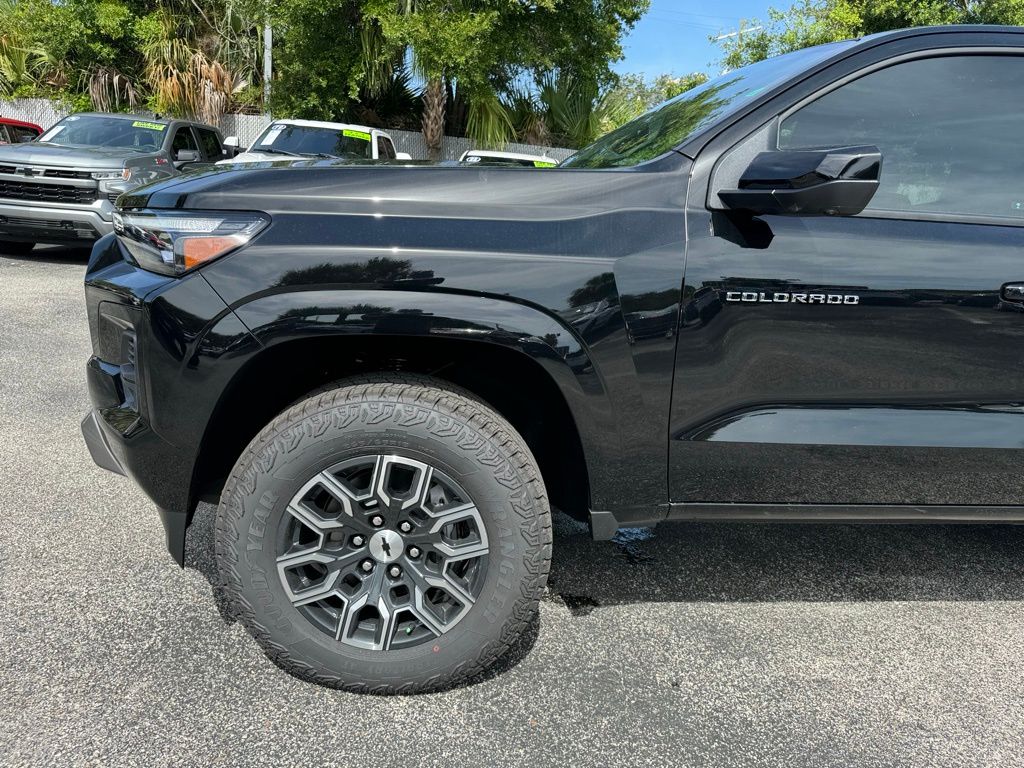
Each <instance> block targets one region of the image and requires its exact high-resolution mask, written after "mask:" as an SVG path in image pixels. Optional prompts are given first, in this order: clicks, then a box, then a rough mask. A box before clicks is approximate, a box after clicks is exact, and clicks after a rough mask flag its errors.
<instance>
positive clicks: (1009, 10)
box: [721, 0, 1024, 69]
mask: <svg viewBox="0 0 1024 768" xmlns="http://www.w3.org/2000/svg"><path fill="white" fill-rule="evenodd" d="M931 24H1013V25H1020V24H1024V0H801V2H799V3H797V4H795V5H793V6H791V7H790V8H788V9H786V10H779V9H776V8H770V9H769V10H768V18H767V20H765V21H763V22H747V23H746V24H745V25H744V26H745V27H746V28H747V29H748V30H749V31H743V30H742V29H741V30H740V32H739V34H737V35H736V36H734V37H731V38H726V39H725V40H723V41H721V45H722V50H723V54H724V55H723V59H722V63H723V64H724V65H725V67H726V68H728V69H735V68H736V67H741V66H743V65H745V64H750V63H752V62H755V61H760V60H762V59H766V58H768V57H769V56H776V55H778V54H780V53H788V52H789V51H795V50H799V49H800V48H806V47H808V46H811V45H819V44H821V43H830V42H835V41H837V40H847V39H849V38H853V37H860V36H861V35H870V34H873V33H875V32H884V31H886V30H890V29H902V28H904V27H918V26H926V25H931Z"/></svg>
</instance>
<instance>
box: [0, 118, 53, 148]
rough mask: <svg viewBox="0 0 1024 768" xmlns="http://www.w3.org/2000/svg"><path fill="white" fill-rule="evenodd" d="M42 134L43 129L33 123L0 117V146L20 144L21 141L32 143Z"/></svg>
mask: <svg viewBox="0 0 1024 768" xmlns="http://www.w3.org/2000/svg"><path fill="white" fill-rule="evenodd" d="M42 132H43V129H42V128H41V127H39V126H38V125H36V124H35V123H26V122H25V121H24V120H13V119H11V118H9V117H0V144H20V143H22V142H23V141H32V140H33V139H34V138H36V137H37V136H39V134H41V133H42Z"/></svg>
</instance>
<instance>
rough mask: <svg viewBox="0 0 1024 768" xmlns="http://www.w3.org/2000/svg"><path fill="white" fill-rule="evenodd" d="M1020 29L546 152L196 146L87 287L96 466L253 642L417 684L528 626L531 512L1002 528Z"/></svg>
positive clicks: (958, 37) (542, 559) (370, 678)
mask: <svg viewBox="0 0 1024 768" xmlns="http://www.w3.org/2000/svg"><path fill="white" fill-rule="evenodd" d="M1022 82H1024V30H1022V29H1015V28H999V27H950V28H942V27H937V28H923V29H915V30H906V31H900V32H893V33H887V34H883V35H878V36H873V37H866V38H863V39H859V40H851V41H847V42H840V43H834V44H829V45H824V46H820V47H817V48H811V49H807V50H803V51H800V52H797V53H792V54H788V55H785V56H780V57H778V58H773V59H769V60H767V61H763V62H761V63H758V64H754V65H752V66H749V67H747V68H744V69H740V70H737V71H733V72H729V73H727V74H725V75H723V76H721V77H719V78H717V79H715V80H712V81H710V82H708V83H707V84H705V85H703V86H701V87H699V88H697V89H694V90H692V91H689V92H687V93H685V94H683V95H682V96H679V97H678V98H676V99H674V100H672V101H669V102H667V103H665V104H664V105H662V106H660V107H658V108H656V109H654V110H652V111H651V112H649V113H647V114H646V115H644V116H642V117H640V118H638V119H636V120H635V121H633V122H631V123H629V124H627V125H625V126H624V127H622V128H619V129H617V130H615V131H613V132H611V133H610V134H608V135H606V136H605V137H603V138H601V139H600V140H598V141H597V143H595V144H594V145H592V146H590V147H587V148H585V149H583V150H581V151H580V152H579V153H578V154H576V155H575V156H573V157H572V158H570V159H569V160H568V161H566V162H564V163H562V165H561V166H559V167H557V168H553V169H549V170H543V171H537V170H531V169H526V168H522V169H520V168H512V167H508V168H502V167H480V168H474V167H466V166H463V167H430V166H402V165H401V164H396V165H391V166H372V167H371V166H360V165H340V166H331V165H330V164H318V165H317V166H316V167H309V168H297V167H277V168H270V169H263V170H258V169H216V170H212V171H208V172H203V173H199V174H193V175H189V176H187V177H180V178H177V179H170V180H168V181H165V182H161V183H157V184H155V185H151V186H148V187H146V188H142V189H140V190H138V191H137V192H135V193H132V194H129V195H127V196H125V197H122V198H121V200H120V209H119V211H118V212H117V213H116V214H115V216H114V226H115V233H114V234H112V235H108V236H106V237H104V238H103V239H102V240H100V241H99V242H98V243H97V244H96V246H95V248H94V250H93V254H92V257H91V260H90V262H89V267H88V272H87V276H86V296H87V301H88V316H89V323H90V327H91V332H92V340H93V352H94V355H93V357H92V358H91V359H90V360H89V363H88V382H89V388H90V392H91V397H92V401H93V403H94V405H95V409H94V410H93V411H92V412H91V413H90V414H89V415H88V416H87V418H86V420H85V422H84V423H83V431H84V434H85V437H86V441H87V443H88V445H89V448H90V449H91V451H92V454H93V456H94V458H95V460H96V462H97V463H98V464H100V465H101V466H104V467H106V468H108V469H111V470H114V471H117V472H122V473H124V474H126V475H128V476H130V477H131V478H133V479H134V480H135V482H137V483H138V484H139V485H140V486H142V488H143V489H144V490H145V491H146V493H147V494H148V495H149V496H150V497H151V498H152V499H153V501H154V502H155V503H156V505H157V507H158V508H159V510H160V515H161V517H162V519H163V523H164V526H165V528H166V532H167V543H168V546H169V548H170V551H171V553H172V554H173V556H174V557H175V558H176V559H177V560H178V562H179V563H183V562H184V556H185V553H184V546H185V530H186V527H187V526H188V524H189V521H190V518H191V516H192V513H193V511H194V509H195V508H196V505H197V503H198V502H199V501H201V500H204V499H208V500H218V499H219V505H220V506H219V508H218V511H217V523H216V554H217V559H218V562H219V568H220V571H221V574H222V577H223V581H224V585H225V589H226V592H227V594H228V596H229V597H230V599H231V600H232V602H233V605H234V608H235V610H236V612H237V614H238V616H239V617H240V619H241V620H242V621H243V622H244V624H245V625H246V626H247V627H248V629H249V630H250V631H251V633H252V634H253V635H254V636H255V637H256V638H257V640H258V641H259V642H260V643H261V644H262V645H263V647H264V648H265V649H266V650H267V652H268V653H269V655H270V656H271V657H272V658H273V659H274V660H276V661H277V663H279V664H280V665H282V666H283V667H285V668H286V669H288V670H291V671H293V672H294V673H296V674H299V675H302V676H304V677H307V678H309V679H310V680H315V681H318V682H320V683H323V684H327V685H332V686H338V687H344V688H350V689H355V690H369V691H375V692H396V691H401V692H404V691H419V690H429V689H436V688H438V687H443V686H448V685H452V684H455V683H458V682H459V681H463V680H466V679H469V678H471V677H472V676H474V675H476V674H478V673H480V672H481V671H482V670H484V669H485V668H487V667H488V666H489V665H491V664H492V663H493V662H494V661H495V660H496V659H498V658H499V657H500V656H502V654H504V653H505V652H506V651H507V649H508V648H509V646H510V644H512V643H513V642H514V641H515V640H516V638H517V636H518V635H519V634H520V633H521V632H522V631H523V630H524V629H525V628H526V627H527V626H528V625H529V623H530V622H531V621H532V620H534V616H535V612H536V606H537V602H538V599H539V597H540V595H541V593H542V591H543V589H544V585H545V579H546V575H547V572H548V564H549V559H550V557H551V550H552V536H551V517H550V506H554V507H556V508H558V509H560V510H562V511H564V512H565V513H567V514H568V515H571V516H573V517H575V518H577V519H579V520H581V521H586V522H588V523H589V524H590V526H591V529H592V531H593V534H594V536H595V537H597V538H607V537H611V536H612V535H613V534H614V532H615V531H616V529H618V528H620V527H629V526H649V525H652V524H656V523H660V522H663V521H669V520H764V521H768V520H775V521H807V520H814V521H821V520H835V521H846V522H855V521H877V522H883V521H884V522H917V521H920V522H927V521H942V522H955V521H972V522H973V521H991V522H1022V521H1024V506H1021V504H1022V501H1024V473H1022V472H1021V460H1022V458H1024V452H1022V450H1021V449H1022V448H1024V405H1022V403H1024V314H1022V311H1024V187H1022V185H1021V178H1022V175H1024V168H1022V166H1024V153H1022V151H1021V145H1020V132H1021V126H1024V99H1022V98H1021V83H1022Z"/></svg>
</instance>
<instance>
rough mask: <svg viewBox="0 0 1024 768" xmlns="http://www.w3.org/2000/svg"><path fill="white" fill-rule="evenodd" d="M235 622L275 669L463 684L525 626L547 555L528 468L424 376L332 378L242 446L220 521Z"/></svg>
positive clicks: (375, 687)
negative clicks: (327, 385)
mask: <svg viewBox="0 0 1024 768" xmlns="http://www.w3.org/2000/svg"><path fill="white" fill-rule="evenodd" d="M216 552H217V562H218V567H219V570H220V573H221V577H222V582H223V583H224V586H225V591H226V593H227V597H228V599H229V600H230V602H231V603H232V605H233V607H234V611H235V613H236V615H237V616H238V617H239V619H240V620H241V621H242V623H243V624H244V625H245V626H246V628H247V629H248V630H249V632H250V633H251V634H252V635H253V636H254V637H255V638H256V640H257V641H258V642H259V643H260V645H262V646H263V648H264V649H265V651H266V652H267V654H268V655H269V656H270V657H271V658H272V659H273V660H274V661H275V662H276V663H277V664H278V665H280V666H281V667H283V668H284V669H286V670H288V671H289V672H292V673H293V674H296V675H298V676H301V677H303V678H306V679H309V680H312V681H315V682H317V683H320V684H323V685H328V686H331V687H336V688H345V689H349V690H358V691H367V692H373V693H413V692H419V691H428V690H436V689H439V688H446V687H450V686H452V685H457V684H459V683H462V682H465V681H466V680H468V679H470V678H472V677H474V676H476V675H479V674H480V673H481V672H483V671H485V670H486V669H488V668H489V667H491V666H492V665H493V664H494V663H495V662H496V661H497V660H498V659H499V658H500V657H502V656H503V655H504V654H505V653H506V652H507V651H508V650H509V648H510V646H511V645H512V644H513V643H514V642H515V640H516V639H517V638H518V637H519V636H520V635H521V634H522V633H523V631H524V630H525V629H526V628H527V626H528V624H529V623H530V621H531V620H532V619H533V617H534V615H535V613H536V610H537V603H538V600H539V598H540V595H541V593H542V591H543V589H544V585H545V582H546V579H547V573H548V566H549V563H550V558H551V515H550V510H549V507H548V502H547V496H546V494H545V491H544V486H543V483H542V481H541V479H540V472H539V470H538V468H537V464H536V461H535V460H534V458H533V455H532V454H531V452H530V450H529V448H528V447H527V446H526V444H525V442H524V441H523V440H522V438H521V437H520V436H519V435H518V434H517V433H516V431H515V430H514V429H513V428H512V426H511V425H510V424H509V423H508V422H507V421H505V419H503V418H502V417H501V416H500V415H499V414H498V413H496V412H495V411H494V410H492V409H491V408H490V407H488V406H487V405H485V404H484V403H482V402H480V401H479V400H476V399H475V398H474V397H473V396H472V395H470V394H469V393H467V392H463V391H461V390H458V389H456V388H453V387H451V386H450V385H448V384H446V383H443V382H440V381H438V380H435V379H430V378H427V377H416V376H398V375H392V376H389V377H387V378H386V379H385V378H370V379H361V380H352V381H347V382H340V383H339V384H337V385H336V386H335V387H334V388H332V389H330V390H328V391H324V392H322V393H319V394H316V395H314V396H312V397H309V398H308V399H306V400H304V401H302V402H300V403H298V404H296V405H295V406H293V407H291V408H289V409H288V410H287V411H285V412H284V413H282V414H281V415H280V416H278V417H277V418H276V419H275V420H274V421H273V422H271V423H270V424H269V425H268V426H267V427H266V428H265V429H263V431H262V432H260V434H259V435H257V436H256V438H255V439H254V440H253V441H252V442H251V443H250V444H249V446H248V448H247V449H246V450H245V451H244V452H243V454H242V456H241V457H240V458H239V459H238V461H237V463H236V464H235V467H234V469H233V470H232V473H231V476H230V478H229V479H228V482H227V484H226V486H225V488H224V491H223V494H222V496H221V502H220V506H219V508H218V511H217V532H216Z"/></svg>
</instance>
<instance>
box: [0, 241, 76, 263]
mask: <svg viewBox="0 0 1024 768" xmlns="http://www.w3.org/2000/svg"><path fill="white" fill-rule="evenodd" d="M91 253H92V245H91V244H90V245H83V246H71V245H37V246H36V247H35V248H34V249H33V250H32V252H31V253H29V254H27V255H20V256H16V255H13V254H9V253H3V252H0V257H2V258H4V259H9V260H10V261H21V262H25V263H26V264H81V265H82V266H83V267H84V266H85V265H86V264H87V263H88V262H89V255H90V254H91Z"/></svg>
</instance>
